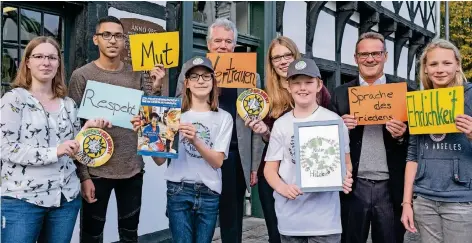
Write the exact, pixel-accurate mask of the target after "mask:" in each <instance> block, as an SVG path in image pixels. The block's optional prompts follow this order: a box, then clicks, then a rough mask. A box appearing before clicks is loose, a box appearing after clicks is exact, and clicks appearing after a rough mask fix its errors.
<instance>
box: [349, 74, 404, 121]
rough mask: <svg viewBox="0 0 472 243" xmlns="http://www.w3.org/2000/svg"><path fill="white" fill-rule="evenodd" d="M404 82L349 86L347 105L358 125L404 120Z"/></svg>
mask: <svg viewBox="0 0 472 243" xmlns="http://www.w3.org/2000/svg"><path fill="white" fill-rule="evenodd" d="M406 92H407V86H406V83H395V84H383V85H372V86H359V87H352V88H349V107H350V110H351V115H354V117H355V118H356V119H357V124H358V125H372V124H385V123H387V122H388V121H390V120H392V119H395V120H398V121H406V120H407V117H406V104H405V103H406V102H405V95H406Z"/></svg>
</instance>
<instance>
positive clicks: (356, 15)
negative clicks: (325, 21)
mask: <svg viewBox="0 0 472 243" xmlns="http://www.w3.org/2000/svg"><path fill="white" fill-rule="evenodd" d="M350 19H351V20H352V21H354V22H356V23H360V15H359V12H354V13H353V14H352V15H351V18H350Z"/></svg>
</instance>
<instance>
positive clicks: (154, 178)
mask: <svg viewBox="0 0 472 243" xmlns="http://www.w3.org/2000/svg"><path fill="white" fill-rule="evenodd" d="M157 4H160V5H162V3H157ZM164 5H165V3H164ZM108 14H109V15H112V16H115V17H117V18H122V17H126V18H140V19H143V20H148V21H151V22H154V23H157V24H159V25H161V26H162V27H164V28H165V26H166V22H165V20H162V19H157V18H153V17H149V16H144V15H140V14H134V13H129V12H125V11H121V10H118V9H115V8H109V9H108ZM144 163H145V167H144V169H145V170H146V173H145V174H144V182H143V193H142V194H143V195H142V205H141V215H140V223H139V228H138V234H139V235H144V234H148V233H152V232H156V231H160V230H164V229H167V228H168V227H169V221H168V219H167V217H166V216H165V211H166V203H167V194H166V190H167V186H166V183H165V180H164V179H163V178H164V172H165V170H166V168H167V163H166V164H164V165H162V166H157V165H156V164H155V163H154V161H153V160H152V159H151V158H150V157H144ZM79 216H80V213H79ZM79 222H80V218H79V217H78V218H77V223H76V226H75V228H74V234H73V236H72V241H71V243H78V242H79V228H80V227H79ZM118 240H119V237H118V212H117V206H116V198H115V193H114V192H112V194H111V197H110V201H109V203H108V209H107V222H106V224H105V229H104V238H103V242H105V243H109V242H115V241H118Z"/></svg>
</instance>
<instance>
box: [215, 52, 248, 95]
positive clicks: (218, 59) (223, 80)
mask: <svg viewBox="0 0 472 243" xmlns="http://www.w3.org/2000/svg"><path fill="white" fill-rule="evenodd" d="M207 57H208V59H210V61H211V62H212V63H213V69H215V78H216V81H217V83H218V87H222V88H255V87H256V82H257V74H256V65H257V54H256V53H208V54H207Z"/></svg>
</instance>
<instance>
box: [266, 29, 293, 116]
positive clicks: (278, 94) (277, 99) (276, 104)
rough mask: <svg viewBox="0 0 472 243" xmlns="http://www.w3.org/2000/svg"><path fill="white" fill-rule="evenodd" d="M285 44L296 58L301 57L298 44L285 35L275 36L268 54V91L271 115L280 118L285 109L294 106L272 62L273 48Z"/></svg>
mask: <svg viewBox="0 0 472 243" xmlns="http://www.w3.org/2000/svg"><path fill="white" fill-rule="evenodd" d="M277 44H279V45H282V46H285V47H286V48H287V49H289V50H290V52H292V54H293V58H294V60H296V59H298V58H300V57H301V54H300V51H298V48H297V45H296V44H295V43H294V42H293V41H292V40H291V39H289V38H287V37H285V36H279V37H277V38H275V39H274V40H273V41H272V42H271V43H270V45H269V49H268V51H267V55H266V91H267V94H268V95H269V100H270V114H269V115H270V117H273V118H279V117H280V116H281V115H282V114H283V113H284V111H285V110H287V109H289V108H290V107H293V99H292V96H291V95H290V93H289V92H288V90H287V89H285V88H284V87H283V86H282V82H281V78H280V76H279V75H278V74H277V73H276V72H275V69H274V65H273V64H272V57H271V53H272V49H274V47H275V45H277Z"/></svg>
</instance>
